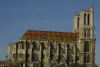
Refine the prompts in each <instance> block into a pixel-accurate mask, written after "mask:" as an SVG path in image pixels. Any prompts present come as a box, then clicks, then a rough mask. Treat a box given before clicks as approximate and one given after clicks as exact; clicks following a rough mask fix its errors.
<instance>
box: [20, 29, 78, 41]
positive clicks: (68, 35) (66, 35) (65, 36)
mask: <svg viewBox="0 0 100 67" xmlns="http://www.w3.org/2000/svg"><path fill="white" fill-rule="evenodd" d="M21 38H22V39H34V40H40V39H46V40H72V41H74V40H77V38H78V34H77V33H73V32H56V31H41V30H27V31H26V32H25V33H24V35H23V36H22V37H21Z"/></svg>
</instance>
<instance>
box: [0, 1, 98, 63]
mask: <svg viewBox="0 0 100 67" xmlns="http://www.w3.org/2000/svg"><path fill="white" fill-rule="evenodd" d="M91 3H92V4H94V9H95V10H94V11H95V12H94V24H95V27H96V28H95V35H96V62H97V63H100V58H99V57H100V53H99V47H100V45H99V44H100V41H99V40H100V35H99V34H100V31H99V29H100V26H99V25H100V23H99V22H100V13H99V12H100V5H99V3H100V0H0V59H1V60H3V59H5V56H6V54H7V47H8V44H9V43H12V42H16V41H17V40H18V39H19V38H20V37H21V36H22V35H23V33H24V32H25V31H26V30H28V29H38V30H52V31H66V32H67V31H72V28H73V16H74V13H75V12H79V11H80V9H81V8H85V9H88V8H89V7H90V4H91Z"/></svg>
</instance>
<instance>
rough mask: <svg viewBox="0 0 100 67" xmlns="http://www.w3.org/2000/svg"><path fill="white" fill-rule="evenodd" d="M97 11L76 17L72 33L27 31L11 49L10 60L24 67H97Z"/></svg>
mask: <svg viewBox="0 0 100 67" xmlns="http://www.w3.org/2000/svg"><path fill="white" fill-rule="evenodd" d="M94 29H95V26H94V8H93V6H91V7H90V9H88V10H84V9H82V10H81V11H80V13H76V14H75V15H74V27H73V31H72V32H56V31H42V30H27V31H26V32H25V33H24V34H23V36H22V37H21V38H20V39H19V40H18V41H16V42H15V43H12V44H9V46H8V60H10V61H11V62H12V63H16V62H20V63H21V66H23V67H69V66H70V65H71V64H72V63H79V64H83V65H86V66H87V67H94V63H95V35H94Z"/></svg>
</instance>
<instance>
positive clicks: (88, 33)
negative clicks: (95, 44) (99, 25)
mask: <svg viewBox="0 0 100 67" xmlns="http://www.w3.org/2000/svg"><path fill="white" fill-rule="evenodd" d="M90 35H91V34H90V28H89V29H88V31H87V37H88V38H90Z"/></svg>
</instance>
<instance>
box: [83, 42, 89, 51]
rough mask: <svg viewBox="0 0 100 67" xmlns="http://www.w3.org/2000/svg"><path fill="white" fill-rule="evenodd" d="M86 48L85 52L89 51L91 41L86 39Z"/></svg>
mask: <svg viewBox="0 0 100 67" xmlns="http://www.w3.org/2000/svg"><path fill="white" fill-rule="evenodd" d="M84 46H85V47H84V49H85V52H89V42H88V41H85V43H84Z"/></svg>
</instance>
